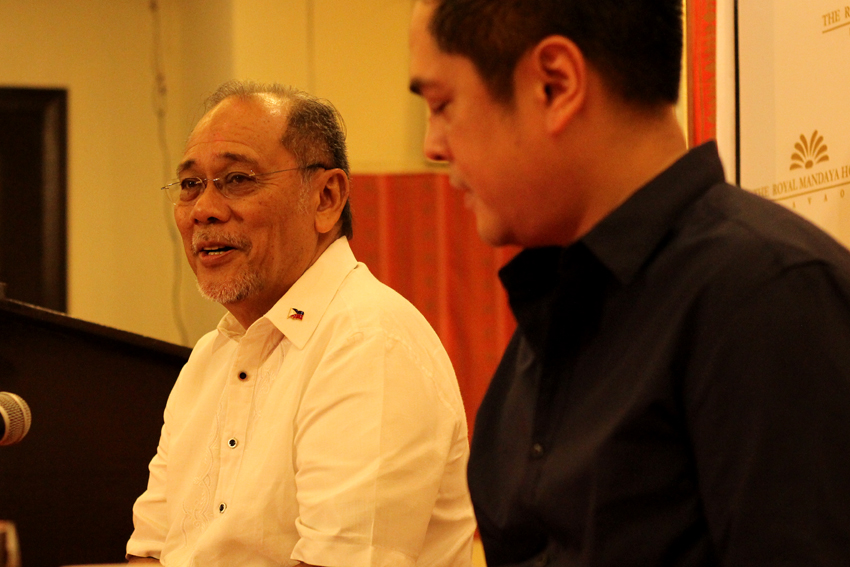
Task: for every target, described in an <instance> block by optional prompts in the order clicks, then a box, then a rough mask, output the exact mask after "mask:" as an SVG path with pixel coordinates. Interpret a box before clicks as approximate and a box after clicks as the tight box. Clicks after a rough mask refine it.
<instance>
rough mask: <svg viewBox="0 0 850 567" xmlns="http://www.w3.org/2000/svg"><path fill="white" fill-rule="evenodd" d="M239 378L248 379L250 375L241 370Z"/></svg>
mask: <svg viewBox="0 0 850 567" xmlns="http://www.w3.org/2000/svg"><path fill="white" fill-rule="evenodd" d="M239 379H240V380H247V379H248V375H247V374H245V373H244V372H240V373H239Z"/></svg>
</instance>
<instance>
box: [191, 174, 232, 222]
mask: <svg viewBox="0 0 850 567" xmlns="http://www.w3.org/2000/svg"><path fill="white" fill-rule="evenodd" d="M230 214H231V211H230V203H229V202H228V200H227V199H226V198H225V197H224V195H223V194H222V192H221V181H220V180H218V179H209V180H205V186H204V189H203V190H202V191H201V194H200V195H198V198H197V199H195V202H194V203H193V204H192V219H193V220H194V222H195V223H196V224H214V223H219V222H227V221H228V220H229V219H230Z"/></svg>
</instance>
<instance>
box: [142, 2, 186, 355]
mask: <svg viewBox="0 0 850 567" xmlns="http://www.w3.org/2000/svg"><path fill="white" fill-rule="evenodd" d="M148 6H149V8H150V12H151V18H152V21H153V42H152V43H153V45H152V48H153V63H152V64H153V74H154V85H153V93H152V102H153V110H154V115H155V116H156V122H157V131H158V135H159V150H160V153H161V156H162V184H163V185H165V184H166V183H168V182H169V181H170V180H171V171H172V169H171V153H170V152H169V149H168V135H167V130H166V119H167V117H168V81H167V80H166V74H165V65H164V59H165V57H164V55H163V52H164V48H163V43H162V14H161V12H160V9H159V0H149V3H148ZM162 210H163V215H164V216H165V226H166V227H167V229H168V237H169V239H170V241H171V248H172V258H173V266H172V280H171V314H172V317H173V319H174V326H175V327H176V328H177V333H178V334H179V335H180V342H181V344H183V345H186V346H191V345H189V333H188V332H187V331H186V324H185V322H184V320H183V302H182V299H181V295H180V291H181V289H182V287H183V246H182V243H181V242H180V235H179V234H177V228H176V227H175V226H174V218H173V208H172V205H171V203H169V202H168V200H167V199H164V198H163V199H162Z"/></svg>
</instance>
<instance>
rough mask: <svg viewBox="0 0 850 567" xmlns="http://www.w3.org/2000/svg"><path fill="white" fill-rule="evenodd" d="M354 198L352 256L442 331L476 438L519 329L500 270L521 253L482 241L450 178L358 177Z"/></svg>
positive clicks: (421, 175)
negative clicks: (484, 401)
mask: <svg viewBox="0 0 850 567" xmlns="http://www.w3.org/2000/svg"><path fill="white" fill-rule="evenodd" d="M352 195H353V197H352V207H353V210H354V219H355V226H354V231H355V232H354V239H353V240H352V242H351V247H352V249H353V250H354V254H355V256H357V259H358V260H360V261H362V262H365V263H366V265H367V266H369V269H370V270H371V271H372V273H373V274H375V276H376V277H377V278H378V279H380V280H381V281H382V282H384V283H385V284H387V285H389V286H390V287H392V288H393V289H395V290H396V291H398V292H399V293H401V294H402V295H403V296H404V297H406V298H407V299H408V300H409V301H410V302H411V303H413V304H414V305H415V306H416V307H417V308H418V309H419V310H420V311H421V312H422V314H423V315H425V317H426V318H427V319H428V321H429V322H430V323H431V325H432V326H433V327H434V329H435V330H436V331H437V334H438V335H439V336H440V339H441V340H442V341H443V344H444V345H445V347H446V350H447V351H448V353H449V357H450V358H451V359H452V363H453V364H454V368H455V372H456V373H457V378H458V383H459V384H460V390H461V394H462V396H463V400H464V405H465V407H466V415H467V420H468V421H469V425H470V434H471V433H472V427H473V424H474V417H475V412H476V411H477V410H478V406H479V404H480V403H481V398H482V397H483V396H484V392H485V391H486V390H487V385H488V384H489V383H490V377H491V376H492V375H493V371H494V370H495V369H496V365H497V364H498V362H499V360H500V359H501V355H502V352H503V351H504V349H505V346H506V345H507V343H508V340H509V339H510V336H511V333H513V330H514V326H515V323H514V320H513V317H512V315H511V313H510V310H509V308H508V304H507V298H506V296H505V293H504V290H503V289H502V286H501V284H500V283H499V280H498V278H497V275H496V272H497V271H498V269H499V268H500V267H501V266H503V265H504V264H505V263H506V262H507V261H508V260H509V259H510V258H511V257H512V256H513V254H515V253H516V250H515V249H494V248H492V247H490V246H489V245H487V244H484V243H483V242H482V241H481V239H480V238H479V237H478V233H477V232H476V230H475V219H474V217H473V215H472V213H471V212H470V211H467V210H466V209H465V208H464V206H463V199H462V196H461V195H460V193H459V192H457V191H455V190H454V189H452V188H451V187H450V186H449V182H448V177H447V176H446V175H443V174H434V173H422V174H386V175H355V176H354V177H353V179H352Z"/></svg>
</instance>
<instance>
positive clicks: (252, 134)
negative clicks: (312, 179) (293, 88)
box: [179, 96, 287, 170]
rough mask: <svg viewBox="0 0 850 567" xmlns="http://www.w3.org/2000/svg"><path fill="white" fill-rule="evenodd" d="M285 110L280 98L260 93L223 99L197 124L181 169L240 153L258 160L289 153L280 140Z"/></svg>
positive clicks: (285, 114)
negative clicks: (261, 95) (242, 97)
mask: <svg viewBox="0 0 850 567" xmlns="http://www.w3.org/2000/svg"><path fill="white" fill-rule="evenodd" d="M286 110H287V109H286V105H285V104H283V103H281V102H279V101H277V100H273V99H269V98H262V97H257V96H252V97H250V98H248V99H241V98H236V97H231V98H228V99H225V100H223V101H222V102H221V103H219V104H218V105H217V106H216V107H214V108H213V109H212V110H210V111H209V112H207V114H205V115H204V116H203V118H201V120H200V121H199V122H198V124H197V125H196V126H195V129H194V130H193V131H192V134H191V135H190V136H189V140H188V141H187V143H186V149H185V151H184V153H183V162H182V163H181V165H180V168H179V169H180V170H183V169H186V168H188V167H191V166H193V165H196V164H199V163H203V164H206V163H207V162H210V161H216V160H220V159H227V160H229V161H234V159H236V158H238V157H239V156H242V157H244V158H245V159H244V161H249V162H254V163H256V164H263V163H268V162H271V161H275V160H277V159H278V158H280V157H281V156H283V155H285V154H286V153H287V152H286V150H285V149H284V148H283V146H282V144H281V142H280V140H281V138H282V136H283V133H284V131H285V129H286V118H287V112H286ZM234 156H235V157H234ZM236 161H240V160H238V159H236Z"/></svg>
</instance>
